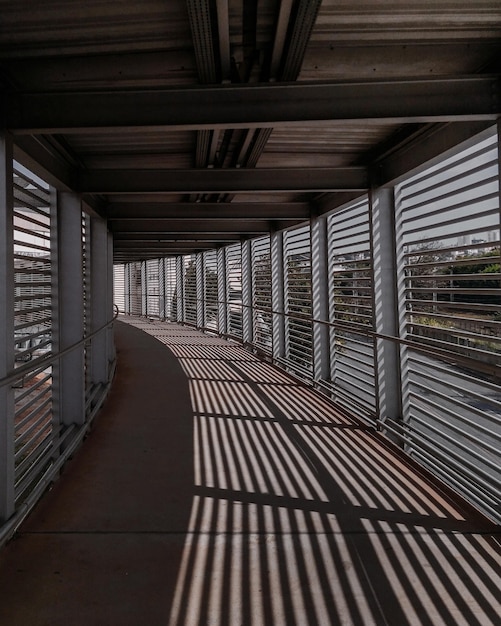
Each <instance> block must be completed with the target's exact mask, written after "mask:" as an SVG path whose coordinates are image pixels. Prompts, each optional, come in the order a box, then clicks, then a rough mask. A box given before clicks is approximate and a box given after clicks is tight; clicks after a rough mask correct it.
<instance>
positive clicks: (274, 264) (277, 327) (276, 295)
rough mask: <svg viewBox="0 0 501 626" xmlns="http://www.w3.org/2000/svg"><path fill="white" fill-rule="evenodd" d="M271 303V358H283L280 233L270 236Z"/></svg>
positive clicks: (283, 320) (281, 240) (283, 325)
mask: <svg viewBox="0 0 501 626" xmlns="http://www.w3.org/2000/svg"><path fill="white" fill-rule="evenodd" d="M270 256H271V303H272V309H273V317H272V328H273V331H272V343H273V358H274V359H282V358H284V357H285V317H284V312H285V291H284V236H283V232H282V231H277V232H274V233H272V234H271V238H270Z"/></svg>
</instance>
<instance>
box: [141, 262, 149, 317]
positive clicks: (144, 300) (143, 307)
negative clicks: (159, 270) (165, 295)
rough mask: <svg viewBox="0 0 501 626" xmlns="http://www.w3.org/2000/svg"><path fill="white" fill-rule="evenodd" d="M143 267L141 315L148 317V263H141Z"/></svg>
mask: <svg viewBox="0 0 501 626" xmlns="http://www.w3.org/2000/svg"><path fill="white" fill-rule="evenodd" d="M140 267H141V270H140V272H141V313H140V315H142V316H144V317H148V268H147V267H146V261H141V262H140Z"/></svg>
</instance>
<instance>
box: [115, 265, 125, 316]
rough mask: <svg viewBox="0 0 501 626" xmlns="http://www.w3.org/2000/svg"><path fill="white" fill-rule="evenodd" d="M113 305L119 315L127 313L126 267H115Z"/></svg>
mask: <svg viewBox="0 0 501 626" xmlns="http://www.w3.org/2000/svg"><path fill="white" fill-rule="evenodd" d="M113 303H114V305H115V306H116V307H117V309H118V312H119V313H125V311H126V308H125V266H124V265H123V264H121V265H114V266H113Z"/></svg>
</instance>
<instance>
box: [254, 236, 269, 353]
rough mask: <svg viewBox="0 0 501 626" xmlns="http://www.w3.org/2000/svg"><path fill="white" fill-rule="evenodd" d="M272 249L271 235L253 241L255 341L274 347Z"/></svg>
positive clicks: (259, 344) (263, 345) (263, 347)
mask: <svg viewBox="0 0 501 626" xmlns="http://www.w3.org/2000/svg"><path fill="white" fill-rule="evenodd" d="M271 311H272V298H271V251H270V238H269V236H266V237H260V238H259V239H254V240H253V241H252V314H253V319H252V323H253V336H254V339H253V341H254V343H255V344H256V345H257V346H258V347H259V348H261V349H262V350H265V351H267V352H271V349H272V328H271Z"/></svg>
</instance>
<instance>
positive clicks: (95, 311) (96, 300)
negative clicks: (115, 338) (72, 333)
mask: <svg viewBox="0 0 501 626" xmlns="http://www.w3.org/2000/svg"><path fill="white" fill-rule="evenodd" d="M90 236H91V239H90V246H91V250H90V263H91V266H90V267H91V270H90V329H89V330H90V333H91V334H92V333H93V332H95V331H96V330H98V329H99V328H102V327H103V326H104V325H105V324H106V323H107V322H109V320H110V319H111V316H112V315H111V312H110V304H109V292H110V290H111V285H112V283H110V282H109V276H110V267H109V265H110V255H109V251H108V230H107V226H106V222H105V221H104V220H102V219H99V218H93V219H91V222H90ZM91 341H92V343H91V358H90V364H91V371H90V380H91V383H92V384H99V383H102V384H105V383H106V382H107V381H108V372H109V355H108V348H109V344H108V337H107V332H106V331H103V332H101V333H99V334H98V335H96V336H95V337H93V338H92V340H91Z"/></svg>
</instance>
